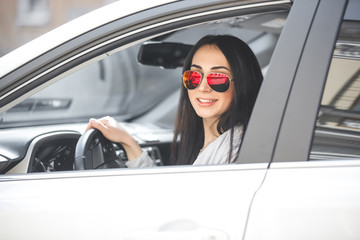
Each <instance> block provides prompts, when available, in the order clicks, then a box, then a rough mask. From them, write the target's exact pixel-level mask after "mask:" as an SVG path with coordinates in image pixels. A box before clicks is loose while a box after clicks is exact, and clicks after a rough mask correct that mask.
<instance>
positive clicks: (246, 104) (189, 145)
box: [171, 35, 263, 165]
mask: <svg viewBox="0 0 360 240" xmlns="http://www.w3.org/2000/svg"><path fill="white" fill-rule="evenodd" d="M204 45H214V46H216V47H218V48H219V49H220V51H221V52H222V53H223V54H224V56H225V57H226V59H227V61H228V62H229V65H230V68H231V73H232V76H233V84H234V90H235V91H234V100H233V102H232V103H231V106H230V108H229V110H228V111H226V112H225V113H223V115H222V116H221V117H220V119H219V122H218V125H217V131H218V132H219V134H222V133H224V132H225V131H227V130H229V129H231V132H230V133H231V135H230V136H231V142H230V144H231V145H230V152H229V156H228V162H230V160H231V158H232V152H233V151H234V150H233V147H232V146H233V136H234V127H235V126H242V127H243V130H244V131H245V130H246V127H247V125H248V122H249V119H250V115H251V112H252V109H253V106H254V104H255V100H256V97H257V94H258V92H259V89H260V86H261V82H262V79H263V76H262V73H261V69H260V66H259V63H258V61H257V59H256V56H255V54H254V53H253V51H252V50H251V49H250V48H249V46H248V45H247V44H246V43H245V42H243V41H242V40H240V39H238V38H236V37H234V36H229V35H208V36H205V37H203V38H202V39H200V40H199V41H198V42H197V43H196V44H195V46H194V47H193V48H192V49H191V50H190V52H189V54H188V56H187V58H186V60H185V63H184V67H183V72H184V71H186V70H189V69H190V67H191V64H192V59H193V56H194V54H195V53H196V51H197V50H198V49H199V48H200V47H202V46H204ZM241 138H242V136H241ZM178 140H179V141H178ZM203 143H204V130H203V121H202V118H201V117H199V116H198V115H197V114H196V112H195V110H194V108H193V107H192V105H191V103H190V100H189V96H188V92H187V89H186V88H185V87H184V86H182V88H181V94H180V101H179V108H178V113H177V119H176V122H175V129H174V139H173V143H172V156H171V162H172V163H173V164H181V165H183V164H193V163H194V161H195V160H196V158H197V155H198V154H199V152H200V149H201V147H202V145H203ZM239 150H240V144H239V148H238V149H236V156H238V154H239Z"/></svg>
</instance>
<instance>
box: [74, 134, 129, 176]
mask: <svg viewBox="0 0 360 240" xmlns="http://www.w3.org/2000/svg"><path fill="white" fill-rule="evenodd" d="M124 167H126V165H125V163H123V162H122V161H119V159H118V157H117V156H116V152H115V148H114V145H113V144H112V142H110V141H109V140H108V139H106V138H105V137H104V136H103V135H102V133H101V132H100V131H99V130H97V129H89V130H87V131H86V132H85V133H84V134H83V135H82V136H81V137H80V139H79V141H78V143H77V144H76V149H75V161H74V169H75V170H85V169H105V168H124Z"/></svg>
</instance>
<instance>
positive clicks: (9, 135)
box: [0, 11, 360, 174]
mask: <svg viewBox="0 0 360 240" xmlns="http://www.w3.org/2000/svg"><path fill="white" fill-rule="evenodd" d="M287 14H288V12H287V11H278V12H269V13H262V14H251V15H245V16H239V17H231V18H227V19H220V20H216V21H210V22H206V23H202V24H198V25H194V26H191V27H187V28H183V29H179V30H175V31H173V32H170V33H166V34H164V35H159V36H154V37H153V38H151V39H150V38H149V39H148V40H146V41H143V42H140V43H135V44H133V45H131V46H130V47H127V48H123V49H121V50H119V51H117V52H114V53H112V54H111V55H110V56H108V57H106V58H103V59H101V60H98V61H95V62H92V63H91V64H89V65H87V66H85V67H82V68H80V69H76V71H75V70H74V71H73V72H72V73H71V74H68V75H67V76H65V77H64V78H62V79H60V80H59V81H57V82H55V83H54V84H52V85H50V86H48V87H47V88H45V89H43V90H41V91H39V92H37V93H35V94H34V95H32V96H31V97H30V98H28V99H26V100H25V101H23V102H21V103H20V104H18V105H16V106H14V107H13V108H11V109H10V110H8V111H6V112H4V113H2V114H0V134H1V135H0V173H2V174H24V173H34V172H56V171H72V170H82V169H98V168H112V167H123V166H124V165H123V163H124V162H125V161H127V157H126V153H125V152H124V151H123V149H122V147H121V146H120V145H118V144H115V143H110V144H109V143H108V142H106V139H101V137H99V135H97V133H96V131H92V132H91V134H92V135H91V136H90V135H89V136H88V138H91V139H92V141H91V144H92V145H91V146H88V145H87V146H85V145H84V146H83V148H82V149H83V150H84V148H87V149H91V151H83V152H81V153H77V152H76V149H77V144H80V143H79V142H80V141H79V139H80V137H81V136H82V134H83V133H84V132H85V129H86V126H87V122H88V120H89V118H101V117H103V116H113V117H114V118H115V119H117V120H118V121H120V122H122V124H123V126H124V127H125V129H126V130H127V131H129V132H130V133H131V134H132V135H133V136H134V138H135V139H136V140H137V141H138V143H139V144H140V146H141V147H142V148H143V149H144V150H146V151H147V152H148V153H149V155H150V156H151V158H152V159H153V160H154V162H155V164H156V165H157V166H168V165H171V163H170V162H169V159H170V145H171V142H172V140H173V126H174V121H175V118H176V111H177V103H178V98H179V92H180V86H181V84H182V83H181V74H182V63H183V61H184V59H185V56H186V54H187V52H188V51H189V49H190V48H191V46H192V45H193V44H194V43H195V42H196V41H197V40H198V39H200V38H201V37H202V36H205V35H207V34H231V35H235V36H237V37H239V38H241V39H242V40H244V41H245V42H247V43H248V44H249V46H250V47H251V48H252V49H253V51H254V52H255V54H256V56H257V58H258V61H259V63H260V66H261V68H262V71H263V74H264V75H266V71H267V68H268V66H269V63H270V59H271V56H272V53H273V51H274V49H275V46H276V43H277V40H278V38H279V36H280V33H281V30H282V27H283V26H284V24H285V22H286V17H287ZM353 28H355V29H356V30H357V31H359V28H358V26H357V25H354V26H353V25H351V23H350V24H348V25H346V24H344V28H343V29H344V30H343V31H342V32H341V33H340V36H341V37H339V40H338V43H337V45H336V49H335V55H334V60H333V63H332V66H333V65H334V66H335V65H336V67H339V68H341V67H342V63H338V62H337V60H336V59H341V61H343V60H344V61H345V60H346V61H355V62H356V63H357V64H358V61H359V55H357V56H347V57H346V58H345V57H344V54H345V52H346V49H347V48H348V47H354V48H357V49H359V46H360V45H359V42H360V41H359V39H355V40H351V39H350V40H349V39H346V29H347V30H348V29H353ZM350 41H352V42H350ZM354 42H355V43H354ZM354 44H355V45H354ZM352 59H355V60H352ZM338 65H339V66H338ZM357 66H358V65H357ZM353 68H354V69H353V71H352V72H353V74H350V75H351V76H347V77H346V78H345V79H344V80H343V84H339V85H337V91H335V93H332V95H329V94H328V93H326V94H325V95H326V97H328V98H325V97H324V98H323V102H322V107H321V109H320V112H319V119H318V121H317V124H318V126H317V128H316V131H315V132H316V133H315V138H314V141H313V150H312V152H311V154H310V157H309V158H310V159H313V160H319V159H323V158H325V157H327V156H329V155H331V156H333V157H334V158H336V157H339V156H341V157H344V155H341V152H342V151H343V150H339V151H337V152H336V151H335V152H334V151H333V150H331V149H333V145H334V144H335V142H336V141H337V139H338V138H339V136H340V135H341V137H342V138H345V139H348V143H347V144H346V147H345V148H346V149H350V150H351V151H352V153H353V154H352V155H351V156H350V155H349V154H348V151H347V156H346V157H359V156H360V151H359V148H358V146H359V145H360V144H359V141H360V140H359V135H360V133H359V132H360V120H359V119H360V118H359V111H360V100H359V99H360V98H359V95H358V96H357V97H356V96H355V97H354V100H353V103H352V104H350V105H351V106H347V107H342V108H340V109H339V108H338V107H336V106H338V105H336V104H337V102H336V101H337V100H334V97H336V99H339V98H340V97H342V96H343V95H344V94H345V92H346V91H345V90H344V88H347V87H350V86H352V85H351V84H350V83H349V81H350V82H356V83H357V84H358V82H359V79H360V74H359V73H360V72H359V69H358V68H357V69H356V64H354V67H353ZM329 78H332V77H329ZM334 79H335V80H336V81H334V82H337V81H338V80H337V77H336V76H335V77H334ZM331 82H333V81H332V80H328V83H327V84H331ZM325 92H327V91H326V90H325ZM340 92H341V93H340ZM342 94H343V95H342ZM325 95H324V96H325ZM326 99H328V100H326ZM345 112H346V114H350V115H346V114H345ZM344 114H345V115H346V116H345V115H344ZM104 149H106V152H107V154H108V155H107V158H108V159H101V157H100V156H101V153H100V152H101V151H105V150H104ZM89 154H90V155H92V156H93V157H92V158H93V159H95V158H97V159H100V160H99V161H98V162H91V163H86V162H81V160H80V162H79V163H78V164H77V163H76V161H75V159H83V158H85V157H84V156H86V155H89ZM109 159H110V160H111V161H113V162H116V164H115V165H112V164H108V160H109Z"/></svg>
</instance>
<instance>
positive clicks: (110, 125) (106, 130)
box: [86, 116, 142, 160]
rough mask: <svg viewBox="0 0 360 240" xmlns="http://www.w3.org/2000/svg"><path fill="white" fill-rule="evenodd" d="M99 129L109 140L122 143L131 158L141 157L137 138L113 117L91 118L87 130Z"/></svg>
mask: <svg viewBox="0 0 360 240" xmlns="http://www.w3.org/2000/svg"><path fill="white" fill-rule="evenodd" d="M90 128H96V129H98V130H99V131H100V132H101V133H102V134H103V135H104V137H106V138H107V139H108V140H109V141H111V142H115V143H120V144H121V145H122V146H123V147H124V149H125V151H126V154H127V156H128V159H129V160H133V159H135V158H138V157H140V155H141V154H142V150H141V148H140V146H139V144H138V143H137V142H136V141H135V139H134V138H133V137H132V136H131V135H130V134H129V133H128V132H127V131H126V130H125V129H124V128H123V127H122V126H121V125H120V124H119V123H118V122H117V121H116V120H115V119H114V118H112V117H109V116H107V117H103V118H100V119H94V118H91V119H90V121H89V124H88V126H87V128H86V130H88V129H90Z"/></svg>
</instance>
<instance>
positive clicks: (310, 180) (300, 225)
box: [245, 1, 360, 239]
mask: <svg viewBox="0 0 360 240" xmlns="http://www.w3.org/2000/svg"><path fill="white" fill-rule="evenodd" d="M296 4H297V2H295V4H294V6H295V5H296ZM316 4H318V6H317V9H316V14H315V15H314V18H313V20H312V25H311V28H310V29H309V30H310V31H309V33H308V36H307V40H306V43H305V44H304V48H303V49H302V56H301V58H299V63H298V66H297V68H296V72H295V74H294V77H293V78H294V82H293V84H292V89H291V93H290V95H289V97H288V99H287V101H286V110H285V112H284V115H283V116H282V122H281V124H280V131H279V133H278V136H277V143H276V146H275V148H274V150H273V151H274V152H273V155H272V160H271V161H272V162H271V164H270V167H269V171H268V172H267V176H266V178H265V180H264V184H263V185H262V187H261V189H260V190H259V191H258V192H257V194H256V196H255V197H254V202H253V205H252V207H251V210H250V212H251V214H250V217H249V222H248V228H247V229H246V236H245V239H358V238H359V236H360V232H359V228H358V224H357V223H358V222H359V215H360V212H359V209H360V205H359V202H360V198H359V196H360V178H359V176H360V151H359V146H360V134H359V127H358V125H357V124H356V123H357V122H358V121H359V113H358V107H357V105H358V103H357V101H358V97H359V89H358V88H354V87H355V86H358V85H354V84H356V83H357V82H358V76H359V74H358V73H359V71H360V63H359V54H358V53H359V51H358V46H359V39H360V31H359V27H360V25H359V23H360V22H359V20H360V18H359V17H360V15H359V12H358V11H357V12H355V11H354V9H359V6H360V5H359V1H349V2H347V1H319V2H318V3H316ZM345 10H346V11H345ZM344 13H345V14H344ZM330 63H331V64H330ZM325 84H326V86H325ZM349 93H351V94H352V95H351V96H350V95H349ZM330 96H331V97H330Z"/></svg>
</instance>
